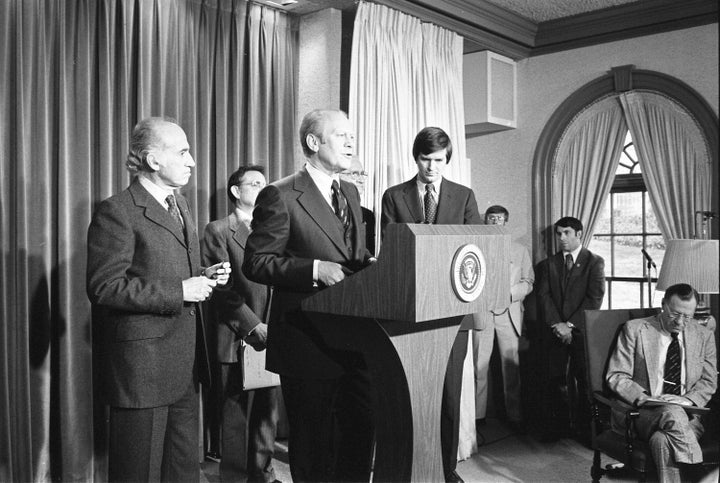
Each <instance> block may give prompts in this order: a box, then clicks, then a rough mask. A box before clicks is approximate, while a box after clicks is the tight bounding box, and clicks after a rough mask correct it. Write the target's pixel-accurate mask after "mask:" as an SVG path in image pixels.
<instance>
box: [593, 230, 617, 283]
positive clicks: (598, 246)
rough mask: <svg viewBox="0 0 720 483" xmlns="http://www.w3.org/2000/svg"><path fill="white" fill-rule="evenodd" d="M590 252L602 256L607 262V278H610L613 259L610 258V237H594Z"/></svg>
mask: <svg viewBox="0 0 720 483" xmlns="http://www.w3.org/2000/svg"><path fill="white" fill-rule="evenodd" d="M588 250H590V251H591V252H593V253H594V254H596V255H600V256H601V257H603V259H604V260H605V276H609V275H610V274H611V273H612V271H611V269H612V258H611V257H610V237H607V236H597V235H596V236H594V237H592V240H590V244H589V245H588Z"/></svg>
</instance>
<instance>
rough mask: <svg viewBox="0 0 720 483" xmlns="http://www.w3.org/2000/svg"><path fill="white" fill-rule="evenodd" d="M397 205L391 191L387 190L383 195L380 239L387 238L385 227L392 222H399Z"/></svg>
mask: <svg viewBox="0 0 720 483" xmlns="http://www.w3.org/2000/svg"><path fill="white" fill-rule="evenodd" d="M397 219H398V217H397V207H396V206H395V199H394V197H393V196H392V193H391V192H390V191H385V193H383V197H382V213H381V215H380V241H382V240H383V239H384V238H385V227H387V226H388V225H389V224H390V223H397Z"/></svg>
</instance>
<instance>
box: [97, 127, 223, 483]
mask: <svg viewBox="0 0 720 483" xmlns="http://www.w3.org/2000/svg"><path fill="white" fill-rule="evenodd" d="M126 165H127V168H128V170H129V171H130V172H132V173H134V174H136V176H135V178H134V179H133V181H132V183H131V184H130V186H129V187H128V188H127V189H126V190H124V191H122V192H121V193H119V194H117V195H115V196H112V197H110V198H108V199H106V200H104V201H103V202H102V203H100V206H99V207H98V209H97V211H96V212H95V215H94V216H93V219H92V222H91V224H90V227H89V229H88V258H87V293H88V297H89V298H90V301H91V302H92V304H93V326H94V328H95V329H96V330H97V333H98V334H99V337H98V347H99V349H100V352H101V353H100V355H99V358H100V360H101V364H102V366H101V368H100V369H99V371H100V374H101V375H102V377H101V380H102V382H103V387H102V390H103V395H104V396H105V399H106V400H107V403H108V404H109V405H110V434H109V439H110V450H109V479H110V481H198V479H199V478H200V464H199V461H198V424H199V423H198V421H199V417H198V406H199V404H198V401H199V398H198V391H199V386H198V384H199V382H203V383H209V363H208V357H207V348H206V346H205V335H204V334H205V333H204V327H203V321H202V318H201V314H200V308H199V307H198V302H202V301H203V300H205V299H206V298H207V297H208V296H209V295H210V294H211V292H212V290H213V287H215V286H216V285H218V284H221V285H222V284H225V283H227V280H228V277H229V273H230V265H229V264H228V263H218V264H216V265H214V266H212V267H209V268H203V267H202V266H201V265H200V245H199V242H198V236H197V229H196V227H195V222H194V221H193V219H192V217H191V216H190V210H189V208H188V204H187V201H186V200H185V198H184V197H183V196H182V195H180V194H179V193H177V192H176V190H177V189H178V188H181V187H182V186H185V185H186V184H187V182H188V180H189V179H190V175H191V173H192V168H193V167H194V166H195V161H194V160H193V158H192V156H191V155H190V146H189V145H188V141H187V137H186V136H185V132H184V131H183V130H182V128H181V127H180V126H178V125H177V123H175V122H174V121H173V120H170V119H167V118H148V119H144V120H142V121H140V122H139V123H138V124H137V125H136V126H135V128H134V129H133V132H132V136H131V138H130V154H129V155H128V159H127V163H126Z"/></svg>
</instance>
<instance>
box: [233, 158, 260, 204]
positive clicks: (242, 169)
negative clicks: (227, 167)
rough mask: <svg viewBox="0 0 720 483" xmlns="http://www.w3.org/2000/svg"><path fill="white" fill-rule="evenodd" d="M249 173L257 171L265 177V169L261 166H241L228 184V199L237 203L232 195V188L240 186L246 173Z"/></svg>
mask: <svg viewBox="0 0 720 483" xmlns="http://www.w3.org/2000/svg"><path fill="white" fill-rule="evenodd" d="M248 171H257V172H258V173H260V174H262V175H264V174H265V167H264V166H260V165H259V164H251V165H249V166H240V167H239V168H238V170H237V171H235V172H234V173H233V174H231V175H230V178H229V179H228V182H227V194H228V198H230V201H232V202H233V203H235V200H236V199H237V198H235V195H233V194H232V190H231V189H230V188H232V187H233V186H236V185H239V184H240V182H241V181H242V179H243V176H245V173H247V172H248Z"/></svg>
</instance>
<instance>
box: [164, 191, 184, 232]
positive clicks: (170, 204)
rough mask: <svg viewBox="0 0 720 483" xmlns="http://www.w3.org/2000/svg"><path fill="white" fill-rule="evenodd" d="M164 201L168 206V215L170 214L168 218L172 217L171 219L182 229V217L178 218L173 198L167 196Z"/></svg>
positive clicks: (178, 214) (176, 206)
mask: <svg viewBox="0 0 720 483" xmlns="http://www.w3.org/2000/svg"><path fill="white" fill-rule="evenodd" d="M165 201H166V202H167V204H168V213H170V216H172V217H173V219H174V220H175V221H176V222H177V223H178V224H179V225H180V228H182V227H183V220H182V216H180V210H179V209H178V205H177V202H176V201H175V196H173V195H167V198H165Z"/></svg>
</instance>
